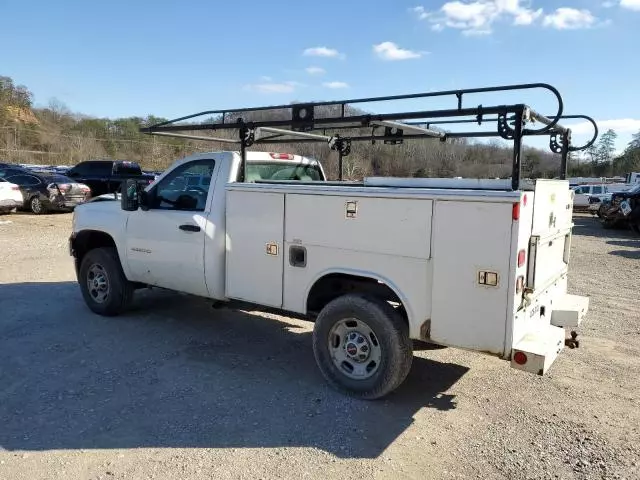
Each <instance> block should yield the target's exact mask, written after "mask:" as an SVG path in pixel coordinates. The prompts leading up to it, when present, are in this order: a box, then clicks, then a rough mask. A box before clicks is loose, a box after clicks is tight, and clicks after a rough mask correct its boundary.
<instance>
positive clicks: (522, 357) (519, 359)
mask: <svg viewBox="0 0 640 480" xmlns="http://www.w3.org/2000/svg"><path fill="white" fill-rule="evenodd" d="M513 361H514V362H516V363H517V364H518V365H524V364H525V363H527V354H526V353H524V352H516V353H515V355H514V356H513Z"/></svg>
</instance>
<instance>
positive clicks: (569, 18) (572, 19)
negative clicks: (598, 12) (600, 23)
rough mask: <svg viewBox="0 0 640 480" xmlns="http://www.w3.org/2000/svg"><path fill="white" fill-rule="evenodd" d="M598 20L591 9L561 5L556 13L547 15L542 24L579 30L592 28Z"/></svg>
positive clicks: (561, 28) (557, 28)
mask: <svg viewBox="0 0 640 480" xmlns="http://www.w3.org/2000/svg"><path fill="white" fill-rule="evenodd" d="M596 21H597V19H596V17H594V16H593V14H592V13H591V12H590V11H589V10H578V9H576V8H568V7H561V8H558V9H557V10H556V11H555V12H554V13H552V14H550V15H545V17H544V20H543V22H542V24H543V25H544V26H545V27H551V28H555V29H556V30H577V29H581V28H590V27H592V26H593V25H594V24H595V23H596Z"/></svg>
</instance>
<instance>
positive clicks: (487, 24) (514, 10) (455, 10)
mask: <svg viewBox="0 0 640 480" xmlns="http://www.w3.org/2000/svg"><path fill="white" fill-rule="evenodd" d="M530 5H531V1H529V0H474V1H469V0H462V1H461V0H454V1H450V2H446V3H445V4H443V5H442V6H441V7H440V9H438V10H436V11H432V12H429V11H427V10H426V9H425V8H424V7H422V6H417V7H413V8H412V9H411V12H412V13H413V14H414V15H415V16H416V18H418V19H419V20H427V21H428V22H430V23H431V29H432V30H434V31H437V32H439V31H442V30H444V29H445V28H453V29H458V30H461V31H462V33H463V34H465V35H487V34H490V33H492V31H493V29H492V27H493V24H494V23H495V22H497V21H499V20H509V21H511V23H512V24H513V25H517V26H524V25H531V24H533V23H535V22H536V20H538V18H540V17H541V16H542V9H541V8H539V9H537V10H533V9H532V8H530Z"/></svg>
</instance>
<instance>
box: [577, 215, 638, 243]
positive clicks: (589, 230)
mask: <svg viewBox="0 0 640 480" xmlns="http://www.w3.org/2000/svg"><path fill="white" fill-rule="evenodd" d="M573 224H574V227H573V235H579V236H586V237H597V238H617V239H634V238H637V236H635V235H634V233H633V232H632V231H631V230H630V229H628V228H625V227H621V228H615V229H607V228H604V227H603V226H602V224H601V223H600V220H599V219H598V217H591V216H587V215H576V216H574V217H573Z"/></svg>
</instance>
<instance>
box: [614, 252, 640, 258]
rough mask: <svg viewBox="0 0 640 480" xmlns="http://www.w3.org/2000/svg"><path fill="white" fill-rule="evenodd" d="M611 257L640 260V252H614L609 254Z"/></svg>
mask: <svg viewBox="0 0 640 480" xmlns="http://www.w3.org/2000/svg"><path fill="white" fill-rule="evenodd" d="M609 255H615V256H617V257H623V258H630V259H632V260H640V250H612V251H610V252H609Z"/></svg>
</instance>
